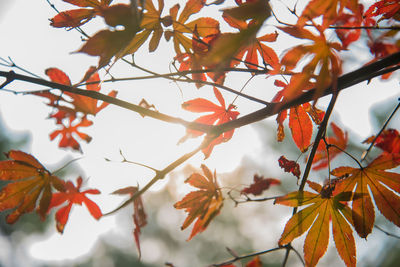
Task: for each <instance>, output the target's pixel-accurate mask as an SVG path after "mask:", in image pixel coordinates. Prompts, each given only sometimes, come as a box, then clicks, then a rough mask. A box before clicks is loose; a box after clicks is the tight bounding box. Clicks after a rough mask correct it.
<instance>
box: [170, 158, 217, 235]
mask: <svg viewBox="0 0 400 267" xmlns="http://www.w3.org/2000/svg"><path fill="white" fill-rule="evenodd" d="M201 168H202V170H203V173H204V176H203V175H201V174H199V173H193V174H192V175H191V176H190V177H189V178H187V179H186V181H185V183H188V184H190V185H192V186H194V187H197V188H199V189H200V190H197V191H192V192H190V193H189V194H187V195H186V196H185V197H184V198H183V199H182V200H181V201H179V202H177V203H175V204H174V207H175V208H176V209H184V210H185V211H186V212H187V213H188V217H187V218H186V220H185V221H184V222H183V225H182V227H181V229H182V230H184V229H185V228H186V227H188V226H189V225H190V224H191V223H192V222H194V221H196V222H195V224H194V226H193V230H192V233H191V234H190V237H189V239H188V240H190V239H192V238H193V237H194V236H195V235H196V234H198V233H201V232H203V231H204V230H205V229H206V228H207V226H208V224H209V223H210V222H211V220H212V219H214V217H215V216H217V215H218V214H219V212H220V210H221V208H222V205H223V200H224V199H223V197H222V193H221V189H220V188H219V186H218V183H217V178H216V174H215V172H214V174H212V173H211V171H210V170H209V169H208V168H207V167H206V166H205V165H201Z"/></svg>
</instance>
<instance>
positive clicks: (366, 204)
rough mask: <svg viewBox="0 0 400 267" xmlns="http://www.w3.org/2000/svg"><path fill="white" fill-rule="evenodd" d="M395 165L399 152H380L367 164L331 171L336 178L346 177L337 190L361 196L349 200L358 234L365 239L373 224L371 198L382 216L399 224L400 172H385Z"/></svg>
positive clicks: (397, 163)
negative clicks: (361, 166)
mask: <svg viewBox="0 0 400 267" xmlns="http://www.w3.org/2000/svg"><path fill="white" fill-rule="evenodd" d="M398 165H400V155H399V154H383V155H381V156H379V157H378V158H376V159H375V160H374V161H372V162H371V163H370V164H369V165H368V166H367V167H363V168H351V167H339V168H337V169H334V170H333V171H332V174H333V175H335V176H337V177H345V178H344V179H342V180H341V181H340V183H338V184H337V185H336V190H339V191H353V190H354V191H355V193H356V194H357V195H359V196H361V197H360V198H358V199H354V200H353V203H352V219H353V221H354V227H355V229H356V231H357V233H358V235H359V236H360V237H363V238H366V237H367V236H368V234H369V233H371V231H372V228H373V226H374V220H375V212H374V205H373V204H372V197H373V199H374V201H375V204H376V206H377V207H378V209H379V211H380V212H381V213H382V214H383V216H385V217H386V218H387V219H388V220H389V221H391V222H393V223H394V224H396V225H397V226H400V197H399V195H398V193H400V174H398V173H393V172H387V171H385V170H386V169H392V168H394V167H397V166H398ZM354 188H355V189H354ZM390 189H391V190H390ZM392 190H393V191H394V192H397V194H396V193H394V192H393V191H392ZM370 191H371V193H372V195H371V194H370Z"/></svg>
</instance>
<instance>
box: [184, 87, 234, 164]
mask: <svg viewBox="0 0 400 267" xmlns="http://www.w3.org/2000/svg"><path fill="white" fill-rule="evenodd" d="M214 94H215V97H216V98H217V99H218V102H219V104H220V106H218V105H216V104H214V103H213V102H211V101H209V100H207V99H204V98H196V99H193V100H189V101H186V102H184V103H183V104H182V108H183V109H186V110H188V111H191V112H197V113H203V112H209V113H211V114H207V115H204V116H201V117H199V118H198V119H196V120H195V122H198V123H204V124H208V125H219V124H224V123H226V122H228V121H231V120H234V119H236V118H237V116H238V115H239V112H237V111H233V109H235V108H236V107H235V106H234V105H229V106H228V107H226V105H225V100H224V98H223V97H222V94H221V93H220V91H219V90H218V89H217V88H215V87H214ZM233 133H234V130H231V131H228V132H225V133H223V134H221V135H220V136H218V137H217V138H216V139H214V141H212V142H211V144H210V145H209V146H208V147H206V148H204V149H203V153H204V156H205V158H208V157H209V156H210V154H211V152H212V150H213V148H214V146H215V145H218V144H220V143H223V142H227V141H229V140H230V139H231V138H232V136H233ZM203 134H204V133H203V132H199V131H195V130H190V129H188V130H187V131H186V135H185V136H184V137H183V138H181V140H180V141H179V142H183V141H185V140H186V139H187V138H195V137H198V136H201V135H203Z"/></svg>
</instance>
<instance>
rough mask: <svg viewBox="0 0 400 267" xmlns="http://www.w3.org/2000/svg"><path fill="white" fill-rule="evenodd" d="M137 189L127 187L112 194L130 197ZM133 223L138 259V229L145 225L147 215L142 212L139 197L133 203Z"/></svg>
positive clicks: (141, 202)
mask: <svg viewBox="0 0 400 267" xmlns="http://www.w3.org/2000/svg"><path fill="white" fill-rule="evenodd" d="M138 190H139V188H138V187H137V186H128V187H125V188H121V189H118V190H117V191H114V192H113V193H112V194H119V195H123V194H129V195H130V196H133V195H134V194H135V193H136V192H137V191H138ZM133 210H134V212H133V216H132V217H133V223H134V224H135V230H133V237H134V238H135V243H136V248H137V250H138V253H139V258H140V256H141V251H140V240H139V235H140V229H141V228H142V227H144V226H146V224H147V214H146V212H145V211H144V205H143V201H142V197H141V196H139V197H137V198H135V200H134V201H133Z"/></svg>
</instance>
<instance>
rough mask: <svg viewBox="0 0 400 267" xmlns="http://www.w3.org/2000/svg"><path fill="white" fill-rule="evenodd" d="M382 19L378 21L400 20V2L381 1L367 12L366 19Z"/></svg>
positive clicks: (391, 0) (393, 0) (392, 0)
mask: <svg viewBox="0 0 400 267" xmlns="http://www.w3.org/2000/svg"><path fill="white" fill-rule="evenodd" d="M381 15H382V17H381V18H380V19H379V20H378V22H379V21H381V20H384V19H390V18H396V19H397V20H399V19H400V2H399V1H396V0H380V1H378V2H376V3H375V4H373V5H371V6H370V7H369V8H368V10H367V11H365V14H364V16H365V17H367V18H368V17H377V16H381Z"/></svg>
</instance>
